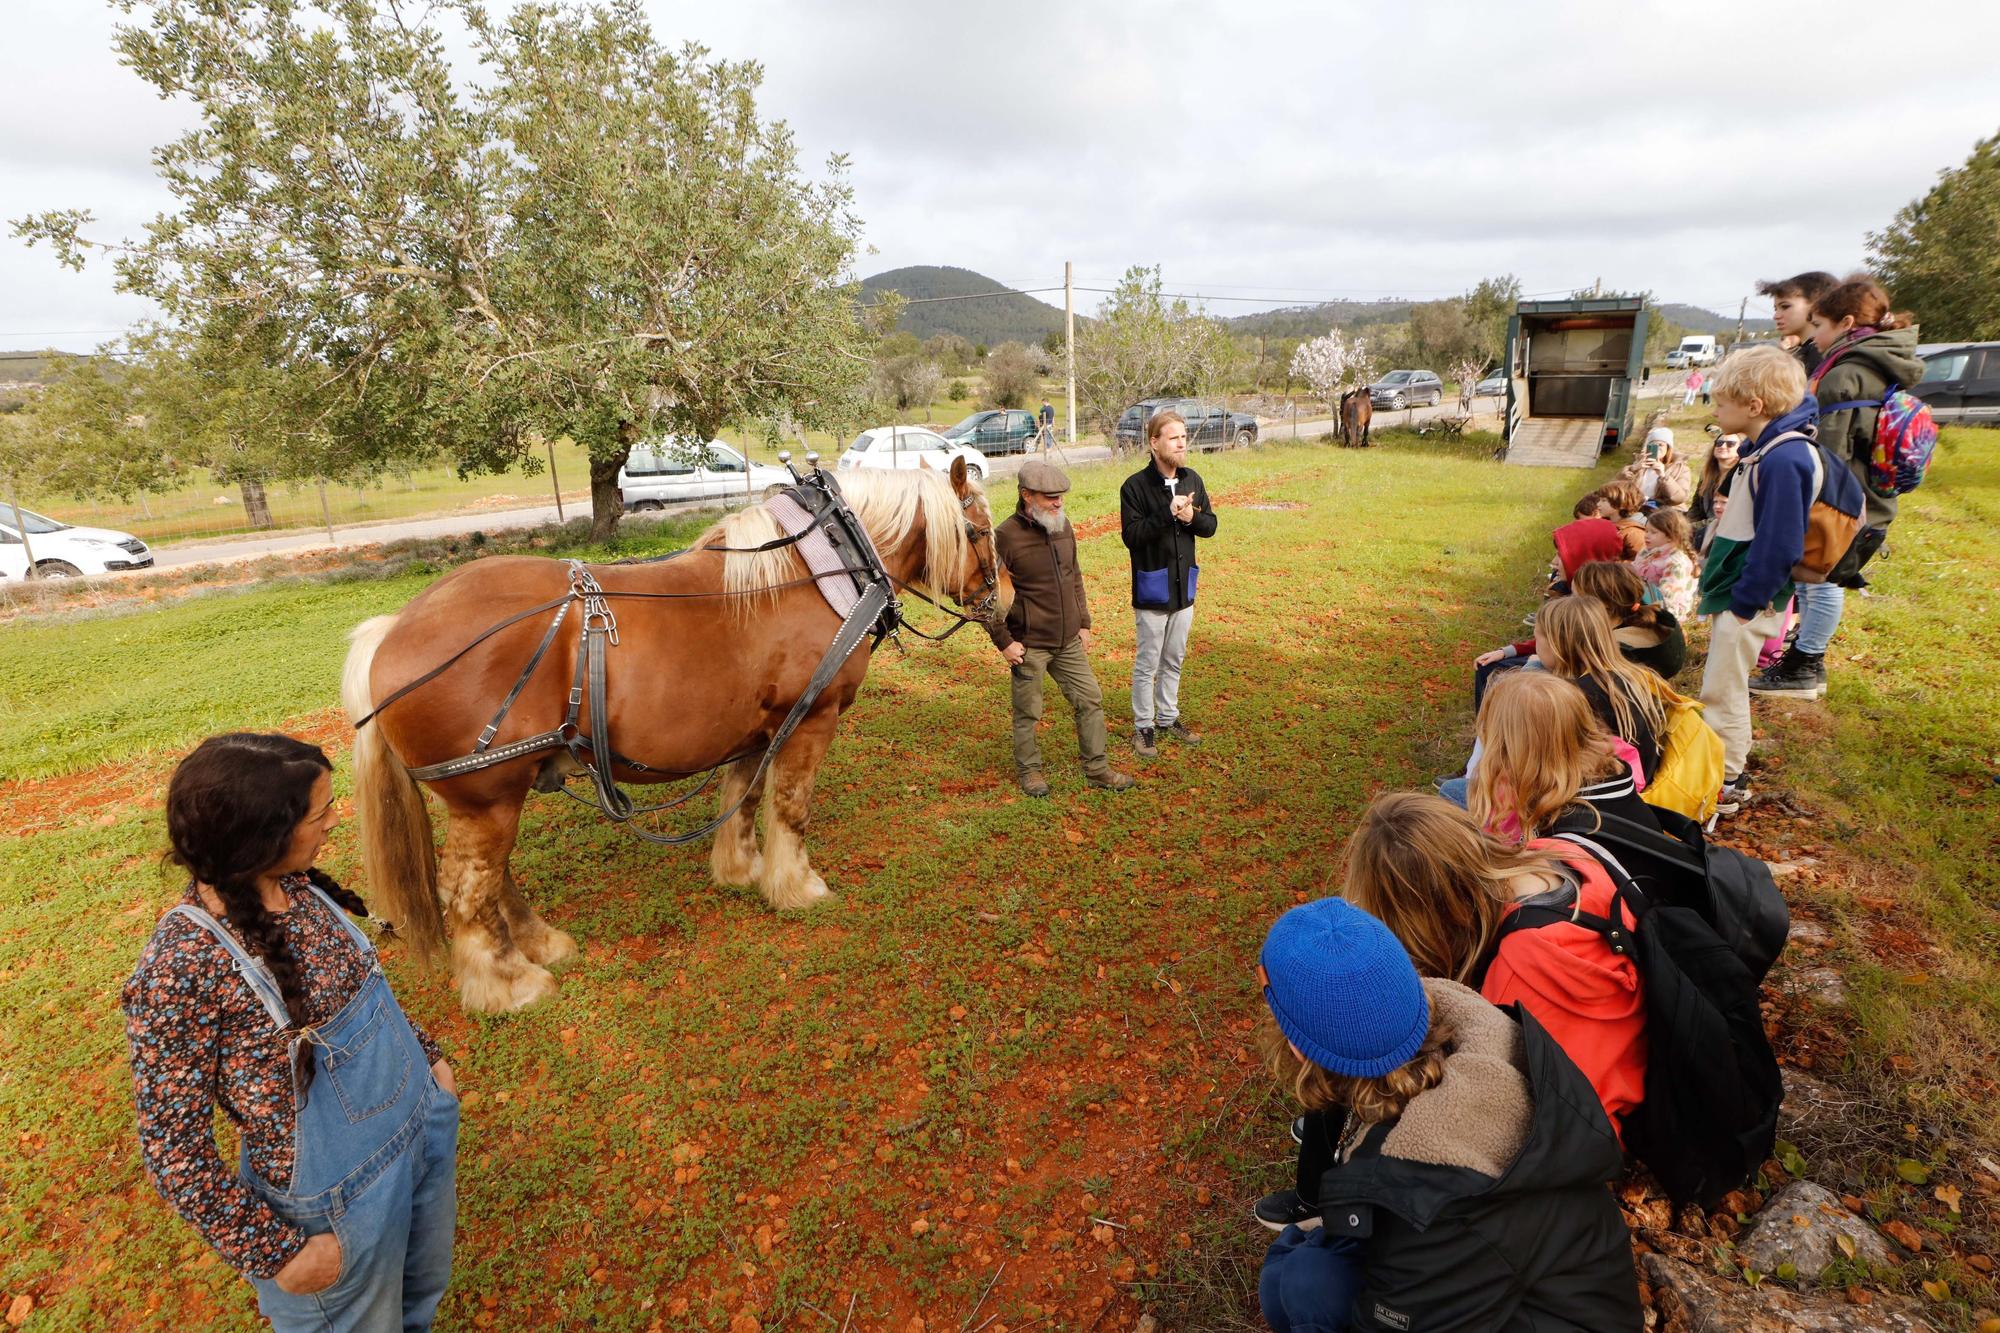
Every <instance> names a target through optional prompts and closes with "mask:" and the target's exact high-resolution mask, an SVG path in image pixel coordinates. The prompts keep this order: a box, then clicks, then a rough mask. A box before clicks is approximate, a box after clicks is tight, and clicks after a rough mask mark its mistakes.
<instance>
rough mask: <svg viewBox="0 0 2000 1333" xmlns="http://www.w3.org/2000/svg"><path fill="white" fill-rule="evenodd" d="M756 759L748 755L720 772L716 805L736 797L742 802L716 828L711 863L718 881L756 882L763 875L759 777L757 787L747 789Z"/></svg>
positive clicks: (760, 787) (734, 800)
mask: <svg viewBox="0 0 2000 1333" xmlns="http://www.w3.org/2000/svg"><path fill="white" fill-rule="evenodd" d="M757 762H758V756H757V755H754V754H753V755H747V756H745V757H744V758H742V759H738V760H737V761H736V762H735V763H733V764H731V765H730V766H729V771H728V772H726V773H724V774H723V775H722V803H721V805H720V806H719V807H718V808H719V809H722V810H727V809H728V808H729V807H730V805H732V804H733V803H734V802H736V801H737V800H738V799H739V798H740V799H741V800H742V802H743V803H742V804H741V805H738V806H737V807H736V813H735V814H733V815H731V816H730V817H729V818H728V820H727V821H725V822H724V823H723V825H722V827H721V828H719V829H717V830H716V831H715V851H714V854H713V856H712V857H711V864H712V865H713V867H714V869H715V882H716V883H717V884H755V883H756V882H757V881H758V880H760V879H762V878H763V876H764V857H763V854H762V853H760V852H759V851H758V850H757V806H758V805H759V804H760V803H761V802H762V800H763V796H764V784H763V783H762V782H761V781H759V782H758V784H757V787H756V789H755V790H754V791H753V790H750V779H751V778H752V777H753V776H755V774H756V772H757Z"/></svg>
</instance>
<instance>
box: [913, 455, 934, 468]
mask: <svg viewBox="0 0 2000 1333" xmlns="http://www.w3.org/2000/svg"><path fill="white" fill-rule="evenodd" d="M917 466H918V467H920V468H922V469H923V470H924V471H926V472H934V471H936V469H935V468H933V467H932V466H931V460H930V459H928V458H925V457H924V456H923V455H922V454H918V455H917Z"/></svg>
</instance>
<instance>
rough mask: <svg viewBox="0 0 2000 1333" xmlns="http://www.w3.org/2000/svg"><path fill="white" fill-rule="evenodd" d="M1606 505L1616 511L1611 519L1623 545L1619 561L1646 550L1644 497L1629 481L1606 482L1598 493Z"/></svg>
mask: <svg viewBox="0 0 2000 1333" xmlns="http://www.w3.org/2000/svg"><path fill="white" fill-rule="evenodd" d="M1600 494H1602V495H1603V496H1604V501H1605V503H1606V504H1608V505H1610V506H1611V507H1612V508H1613V509H1615V510H1617V511H1618V512H1617V515H1616V516H1615V517H1614V518H1613V519H1612V521H1613V522H1614V523H1616V524H1617V525H1618V535H1619V537H1620V538H1621V539H1622V540H1623V541H1624V543H1625V550H1624V553H1623V555H1622V556H1621V557H1620V558H1621V559H1625V560H1630V559H1631V558H1632V557H1633V556H1635V555H1637V554H1639V552H1641V551H1643V550H1645V549H1646V497H1645V496H1643V495H1641V494H1640V493H1639V488H1638V487H1637V486H1634V485H1633V484H1632V483H1631V482H1629V481H1610V482H1606V483H1605V484H1604V486H1603V488H1602V490H1601V491H1600Z"/></svg>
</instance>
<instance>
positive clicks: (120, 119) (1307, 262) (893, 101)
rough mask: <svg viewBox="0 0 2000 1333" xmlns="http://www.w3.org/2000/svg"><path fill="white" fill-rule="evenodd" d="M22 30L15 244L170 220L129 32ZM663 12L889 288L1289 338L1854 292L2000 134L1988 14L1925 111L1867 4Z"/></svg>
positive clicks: (1, 333)
mask: <svg viewBox="0 0 2000 1333" xmlns="http://www.w3.org/2000/svg"><path fill="white" fill-rule="evenodd" d="M494 3H495V5H496V7H500V6H502V5H504V3H505V0H494ZM9 8H10V11H12V12H10V14H9V20H8V22H9V37H10V42H9V44H8V46H7V48H6V49H5V51H4V52H0V114H4V115H5V118H6V120H5V123H6V124H8V125H9V126H10V127H11V128H10V133H9V134H8V136H7V138H6V141H5V143H4V145H0V217H5V218H8V219H11V218H15V217H19V216H21V215H22V214H24V213H27V212H31V211H36V210H40V209H44V208H50V207H59V206H85V207H90V208H93V209H94V210H96V211H97V212H98V213H99V215H100V216H101V217H102V218H104V220H105V221H104V224H103V230H106V231H108V232H115V233H116V234H130V233H131V232H133V231H134V230H136V229H137V227H138V226H140V225H142V224H143V222H144V220H145V219H146V218H147V217H149V216H150V215H151V214H152V213H153V212H154V211H156V210H158V209H159V208H161V207H163V206H165V203H166V200H165V197H164V193H163V192H162V191H161V190H160V188H159V186H158V184H157V182H156V181H155V180H154V178H153V176H152V173H151V168H150V153H151V151H152V149H153V148H154V147H155V146H156V145H157V144H159V143H161V142H164V141H165V140H166V139H168V138H171V137H172V136H173V135H174V134H175V133H176V132H178V131H179V130H180V129H181V128H184V126H185V125H186V123H187V121H186V113H185V110H184V109H182V108H178V107H175V106H173V105H169V104H162V103H160V102H159V101H158V100H157V99H155V98H154V96H153V94H152V92H151V90H150V89H149V88H147V87H146V86H145V85H144V84H142V83H141V82H140V81H139V80H138V79H137V78H136V77H135V76H133V75H132V74H131V73H130V72H129V71H127V70H124V69H123V68H121V67H120V66H119V65H118V64H117V61H116V58H115V56H114V54H113V52H112V50H111V46H110V32H111V28H112V24H113V19H114V16H113V15H112V14H111V12H110V9H109V7H108V6H104V7H101V8H100V7H99V6H97V5H95V4H93V3H91V2H90V0H14V3H13V4H11V5H10V6H9ZM648 10H649V13H650V14H651V16H652V18H653V20H654V23H655V27H656V30H657V31H658V32H659V34H660V36H661V37H662V38H663V39H664V40H666V41H667V42H669V43H671V44H674V45H678V44H679V43H681V42H683V41H698V42H700V43H702V44H704V45H705V46H707V47H709V48H710V49H711V50H712V52H713V53H714V55H716V56H717V57H721V58H727V59H738V60H741V59H753V60H756V61H758V62H760V63H761V64H762V66H763V68H764V71H765V84H764V91H763V98H762V105H763V108H764V110H765V111H766V113H767V114H771V115H775V116H780V117H782V118H784V119H785V120H786V121H788V122H789V123H790V124H791V126H792V128H793V130H794V132H795V134H796V135H797V138H798V143H799V148H800V153H801V158H802V160H803V161H805V162H807V163H808V164H810V165H812V166H813V167H814V169H817V164H818V163H820V162H822V161H824V160H825V158H826V157H827V156H828V155H829V154H831V153H836V152H840V153H846V154H849V155H850V157H851V160H852V163H853V166H852V173H851V179H852V181H853V184H854V186H855V189H856V194H857V205H858V211H859V213H860V215H861V216H862V217H863V219H864V220H865V222H866V240H867V243H868V244H869V245H870V246H872V247H873V250H874V253H873V254H871V255H869V256H867V257H866V258H864V259H863V260H862V261H861V264H860V268H861V271H862V272H872V271H875V270H877V269H886V268H893V267H898V266H901V265H905V264H921V263H950V264H960V265H964V266H966V267H970V268H975V269H978V270H979V271H981V272H984V273H987V274H989V275H990V276H993V277H996V278H999V279H1001V280H1003V281H1008V282H1018V283H1032V284H1035V285H1044V284H1047V283H1051V282H1059V281H1060V277H1061V273H1062V264H1063V261H1064V260H1065V259H1069V260H1074V261H1075V262H1076V263H1077V265H1078V269H1079V272H1080V273H1081V274H1088V275H1089V276H1091V277H1093V278H1095V279H1097V281H1096V282H1095V283H1093V284H1092V285H1108V282H1109V280H1111V279H1113V278H1115V277H1116V276H1117V274H1118V273H1120V272H1122V271H1123V269H1124V268H1125V267H1126V266H1128V265H1130V264H1134V263H1158V264H1161V265H1163V266H1164V268H1165V270H1166V275H1167V284H1168V286H1169V287H1170V288H1180V289H1186V288H1190V287H1196V288H1205V289H1209V290H1212V291H1213V292H1214V293H1215V294H1217V295H1254V294H1265V295H1271V296H1273V298H1274V303H1293V302H1295V301H1298V300H1303V299H1308V298H1310V297H1312V296H1315V295H1332V294H1337V293H1352V294H1359V295H1372V294H1388V293H1403V294H1409V295H1437V294H1442V293H1445V292H1450V291H1456V290H1463V289H1464V288H1465V287H1467V286H1470V285H1471V284H1472V283H1473V282H1475V281H1477V280H1478V279H1479V278H1480V277H1483V276H1486V275H1489V274H1495V273H1503V272H1511V273H1515V274H1517V275H1519V276H1520V277H1521V279H1522V281H1523V284H1524V286H1525V287H1526V288H1527V290H1530V291H1541V290H1556V289H1562V288H1566V287H1568V286H1572V285H1578V284H1583V283H1588V282H1591V281H1594V280H1596V279H1598V278H1602V279H1603V280H1604V282H1605V283H1606V284H1607V285H1609V286H1613V287H1618V288H1621V289H1649V290H1652V291H1654V292H1656V293H1657V294H1659V295H1660V296H1661V297H1662V298H1663V299H1669V300H1690V301H1695V302H1703V303H1709V304H1727V305H1729V306H1730V307H1732V308H1733V306H1734V304H1735V299H1736V297H1737V296H1739V295H1741V294H1743V293H1745V292H1748V291H1749V290H1750V288H1751V285H1752V284H1753V283H1754V282H1755V281H1756V279H1757V278H1759V277H1764V276H1770V275H1771V274H1775V273H1789V272H1794V271H1797V270H1798V269H1800V268H1803V267H1807V266H1824V267H1829V268H1835V269H1840V268H1845V267H1849V266H1851V265H1853V264H1856V263H1858V262H1859V261H1860V260H1861V258H1862V256H1863V253H1864V250H1865V234H1866V232H1867V231H1869V230H1870V229H1873V228H1879V227H1881V226H1882V225H1884V224H1885V223H1887V222H1888V221H1889V219H1890V218H1891V217H1892V216H1893V215H1894V213H1895V211H1896V209H1898V208H1899V207H1901V206H1902V205H1903V204H1904V203H1906V202H1908V201H1909V200H1910V199H1912V198H1914V197H1916V196H1917V195H1919V194H1921V193H1922V192H1923V191H1924V190H1925V189H1927V188H1928V187H1929V185H1930V184H1931V182H1932V181H1933V180H1934V179H1935V176H1936V173H1937V172H1938V171H1939V170H1940V169H1943V168H1946V167H1950V166H1954V165H1956V164H1958V163H1959V162H1962V161H1963V160H1964V158H1965V156H1966V155H1967V153H1968V152H1969V151H1970V150H1971V147H1972V144H1973V143H1974V142H1975V141H1976V140H1977V139H1979V138H1980V137H1982V136H1985V135H1988V134H1992V133H1993V132H1995V130H1996V129H2000V80H1995V79H1993V78H1992V77H1991V72H1990V53H1991V51H1992V50H1994V49H1995V48H1996V46H2000V6H1996V5H1987V4H1982V3H1973V2H1972V0H1964V2H1963V3H1947V4H1944V5H1941V6H1938V7H1936V11H1935V12H1931V13H1929V14H1928V16H1927V17H1926V19H1925V22H1926V23H1927V24H1934V23H1943V22H1946V21H1947V20H1948V22H1949V26H1951V27H1952V29H1953V31H1954V35H1953V37H1952V39H1951V40H1949V41H1935V40H1932V41H1926V43H1925V45H1924V47H1923V56H1922V61H1923V64H1922V70H1921V76H1920V77H1907V78H1893V79H1880V80H1874V79H1872V78H1871V77H1870V76H1869V75H1867V74H1866V72H1865V71H1860V72H1859V73H1857V70H1856V69H1850V68H1849V67H1848V66H1847V65H1845V64H1843V63H1842V62H1841V61H1840V60H1838V59H1835V60H1833V61H1831V63H1822V61H1821V60H1820V57H1819V55H1818V53H1823V52H1827V53H1831V52H1841V51H1846V50H1848V49H1849V47H1850V45H1851V43H1852V41H1853V38H1852V37H1851V34H1854V33H1857V32H1867V33H1876V34H1880V40H1881V41H1882V42H1884V43H1894V42H1896V41H1898V40H1899V39H1900V38H1908V37H1913V36H1915V33H1914V32H1906V33H1902V34H1900V37H1899V34H1898V33H1897V32H1896V31H1895V29H1894V28H1893V25H1892V26H1890V27H1889V28H1888V29H1886V30H1885V28H1884V24H1885V22H1890V21H1891V20H1893V19H1894V17H1895V15H1894V14H1893V13H1887V12H1885V11H1883V10H1882V9H1881V7H1880V6H1879V4H1877V3H1873V2H1872V0H1867V2H1864V0H1767V2H1766V3H1762V4H1753V5H1740V6H1737V7H1735V8H1733V9H1730V10H1728V11H1726V12H1725V11H1714V10H1690V9H1688V8H1687V7H1686V6H1685V5H1683V4H1679V3H1669V2H1668V0H1629V2H1628V3H1623V4H1619V5H1604V4H1602V3H1600V2H1599V0H1518V3H1515V4H1512V5H1505V6H1496V5H1493V4H1491V3H1490V0H1480V2H1479V3H1473V2H1471V0H1442V2H1436V3H1429V4H1425V5H1422V6H1403V7H1391V6H1386V5H1372V4H1371V5H1363V4H1358V3H1352V2H1351V0H1349V2H1343V3H1336V4H1331V5H1329V4H1325V3H1312V2H1308V0H1234V2H1231V0H1164V2H1160V3H1153V2H1149V0H1018V3H1015V4H1012V5H1009V6H1004V7H1003V6H964V5H940V4H937V3H935V0H851V2H850V3H847V4H841V5H829V4H824V3H810V2H809V0H734V2H733V3H731V4H729V5H717V4H714V3H713V0H700V2H699V3H696V2H695V0H650V2H649V4H648ZM1857 69H1858V67H1857ZM1850 84H1852V85H1855V86H1847V85H1850ZM0 284H4V287H5V290H6V291H7V292H8V294H9V300H8V302H7V303H6V306H5V308H4V310H0V346H22V345H31V344H34V343H36V342H38V341H43V340H44V339H42V338H41V337H40V336H39V335H36V336H28V331H29V330H43V329H97V328H105V329H111V328H117V327H120V326H121V325H122V324H124V323H125V322H128V321H129V320H130V319H132V318H133V317H134V315H135V313H143V305H141V304H139V303H135V302H133V301H132V300H131V298H126V297H121V296H118V295H117V294H116V293H115V292H114V291H113V290H112V278H111V274H110V273H109V271H108V269H102V268H94V269H93V270H92V271H90V272H89V273H87V274H85V275H83V276H81V277H79V276H77V275H73V274H68V273H64V272H61V271H59V270H57V269H56V268H55V266H54V264H53V262H52V260H51V259H50V257H49V256H48V254H47V252H46V251H40V250H37V251H28V250H25V249H23V248H21V247H20V246H19V245H18V244H17V243H14V242H11V241H10V242H7V243H5V244H4V245H0ZM1217 308H1218V309H1229V310H1232V311H1233V310H1241V309H1249V308H1252V307H1251V306H1250V305H1248V304H1244V303H1236V302H1230V303H1227V304H1223V303H1218V306H1217ZM57 341H60V342H62V343H63V344H64V345H83V346H88V345H89V344H90V342H91V341H92V340H91V339H90V338H88V337H85V338H82V339H81V340H79V339H78V338H75V337H66V338H64V339H58V340H57Z"/></svg>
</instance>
